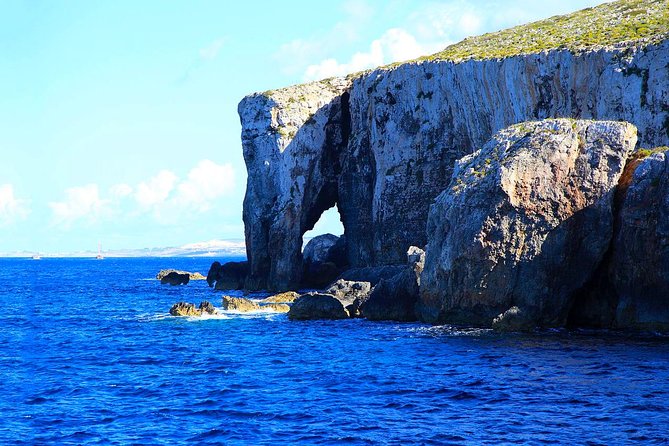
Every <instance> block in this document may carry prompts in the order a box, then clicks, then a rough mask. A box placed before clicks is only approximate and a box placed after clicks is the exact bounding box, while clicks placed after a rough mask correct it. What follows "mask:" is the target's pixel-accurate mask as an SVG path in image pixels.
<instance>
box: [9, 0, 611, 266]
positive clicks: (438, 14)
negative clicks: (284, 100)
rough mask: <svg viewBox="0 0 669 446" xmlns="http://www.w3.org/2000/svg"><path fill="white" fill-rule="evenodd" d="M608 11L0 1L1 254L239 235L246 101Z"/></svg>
mask: <svg viewBox="0 0 669 446" xmlns="http://www.w3.org/2000/svg"><path fill="white" fill-rule="evenodd" d="M599 3H603V2H602V1H590V0H561V1H554V0H546V1H543V2H536V1H529V0H523V1H518V2H506V1H501V0H500V1H478V0H458V1H451V0H446V1H419V0H411V1H409V0H390V1H385V2H382V1H372V0H367V1H350V0H346V1H331V2H322V3H321V2H319V3H315V2H313V1H288V2H259V1H251V0H248V1H245V2H235V3H231V2H221V1H198V0H191V1H188V2H186V1H118V0H117V1H113V2H112V1H94V0H93V1H83V0H80V1H74V0H73V1H47V0H25V1H13V0H6V1H3V2H0V253H9V252H13V251H23V250H25V251H40V252H43V253H56V252H66V251H78V250H87V249H89V250H95V249H96V247H97V243H98V241H101V242H102V243H103V246H104V247H105V248H106V249H122V248H142V247H160V246H179V245H183V244H187V243H192V242H196V241H203V240H210V239H241V238H243V224H242V220H241V209H242V200H243V196H244V188H245V182H246V172H245V169H244V163H243V159H242V152H241V144H240V138H239V135H240V125H239V118H238V116H237V103H238V102H239V100H241V98H242V97H244V96H245V95H246V94H249V93H252V92H254V91H264V90H267V89H271V88H277V87H281V86H285V85H290V84H295V83H300V82H305V81H309V80H313V79H318V78H323V77H328V76H332V75H338V74H345V73H347V72H350V71H356V70H360V69H364V68H369V67H373V66H377V65H380V64H386V63H390V62H393V61H397V60H406V59H409V58H413V57H417V56H419V55H422V54H427V53H431V52H436V51H438V50H439V49H441V48H443V47H445V46H447V45H448V44H450V43H454V42H456V41H459V40H461V39H462V38H464V37H466V36H468V35H475V34H481V33H484V32H489V31H495V30H498V29H502V28H506V27H509V26H513V25H516V24H520V23H524V22H527V21H532V20H536V19H540V18H544V17H549V16H551V15H555V14H561V13H566V12H570V11H573V10H577V9H581V8H584V7H588V6H593V5H596V4H599ZM317 231H318V232H328V231H330V232H335V233H338V232H340V225H339V222H338V221H337V216H336V213H334V212H329V213H328V214H327V216H325V218H324V219H323V220H322V221H321V222H319V224H318V226H317Z"/></svg>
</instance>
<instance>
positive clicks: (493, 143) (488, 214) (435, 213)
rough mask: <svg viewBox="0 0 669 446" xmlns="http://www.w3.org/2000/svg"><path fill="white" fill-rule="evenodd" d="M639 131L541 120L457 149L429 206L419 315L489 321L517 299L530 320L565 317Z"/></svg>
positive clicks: (605, 234) (593, 256)
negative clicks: (459, 153)
mask: <svg viewBox="0 0 669 446" xmlns="http://www.w3.org/2000/svg"><path fill="white" fill-rule="evenodd" d="M636 141H637V135H636V129H635V128H634V126H632V125H630V124H627V123H624V122H611V121H583V120H578V121H577V120H569V119H557V120H544V121H539V122H531V123H523V124H519V125H515V126H512V127H509V128H507V129H505V130H502V131H500V132H498V133H496V134H495V136H494V137H493V138H492V139H491V140H490V142H488V143H486V144H485V145H484V147H483V148H482V149H481V150H479V151H477V152H475V153H474V154H472V155H469V156H466V157H464V158H462V159H460V160H459V161H458V162H457V164H456V169H455V172H454V174H453V178H452V180H451V183H450V184H449V186H448V188H447V189H446V190H445V191H444V192H442V193H441V194H440V195H439V197H438V198H437V199H436V201H435V203H434V204H433V205H432V206H431V208H430V213H429V220H428V227H427V231H428V233H429V234H430V235H429V243H428V245H427V249H426V251H427V257H426V260H425V269H424V270H423V274H422V276H421V290H420V301H419V302H418V306H417V309H418V312H419V314H420V315H421V318H422V319H423V320H426V321H430V322H439V323H451V324H474V325H479V326H489V325H490V324H491V323H492V321H493V319H494V318H495V316H497V315H498V314H500V313H503V312H505V311H506V310H508V309H510V308H512V307H516V308H519V309H520V310H521V311H522V314H523V315H524V318H525V319H526V320H527V323H526V324H527V325H528V326H530V327H534V326H544V327H554V326H563V325H564V324H565V323H566V320H567V316H568V313H569V310H570V308H571V307H572V302H573V298H572V296H573V294H574V292H575V291H576V290H578V289H580V288H581V287H583V285H584V284H585V283H586V281H587V280H589V279H590V277H592V275H593V273H594V271H595V270H596V268H597V266H598V265H599V264H600V263H601V261H602V259H603V257H604V254H605V252H606V251H607V249H608V247H609V244H610V240H611V235H612V231H613V217H612V207H613V195H614V190H615V187H616V185H617V184H618V179H619V178H620V175H621V174H622V172H623V167H624V166H625V162H626V160H627V157H628V155H629V154H630V153H631V152H632V151H633V150H634V146H635V144H636Z"/></svg>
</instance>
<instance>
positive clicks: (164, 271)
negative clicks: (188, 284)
mask: <svg viewBox="0 0 669 446" xmlns="http://www.w3.org/2000/svg"><path fill="white" fill-rule="evenodd" d="M173 272H174V273H177V274H182V275H183V274H188V278H189V279H190V280H205V277H204V276H203V275H202V274H200V273H191V272H189V271H180V270H178V269H161V270H160V272H159V273H158V274H156V279H158V280H161V279H162V278H163V277H165V276H167V275H168V274H169V273H173Z"/></svg>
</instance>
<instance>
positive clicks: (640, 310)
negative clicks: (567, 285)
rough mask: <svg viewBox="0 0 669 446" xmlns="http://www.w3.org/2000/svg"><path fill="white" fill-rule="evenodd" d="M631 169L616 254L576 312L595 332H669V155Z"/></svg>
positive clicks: (574, 318)
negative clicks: (618, 329) (617, 330)
mask: <svg viewBox="0 0 669 446" xmlns="http://www.w3.org/2000/svg"><path fill="white" fill-rule="evenodd" d="M667 150H669V149H667V148H663V149H659V150H657V153H654V154H651V155H650V156H648V157H646V158H645V159H640V160H633V161H632V162H630V163H629V166H627V167H626V169H625V170H626V174H627V177H628V178H624V179H623V180H621V184H620V185H619V188H620V190H619V194H620V196H619V197H618V199H619V203H618V212H617V215H616V219H615V220H614V221H615V233H614V237H613V240H612V243H611V249H610V252H609V254H608V256H607V258H606V261H605V263H604V264H603V267H602V268H601V269H600V271H599V274H598V275H597V276H596V277H595V278H594V280H593V281H592V282H591V283H590V284H588V286H587V287H586V289H585V290H584V292H583V293H581V294H579V295H578V296H577V299H579V301H577V302H576V306H575V308H574V310H573V311H572V315H571V323H572V325H576V326H589V327H594V328H622V329H637V330H657V331H667V330H669V156H668V154H669V152H667Z"/></svg>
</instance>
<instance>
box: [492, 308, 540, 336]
mask: <svg viewBox="0 0 669 446" xmlns="http://www.w3.org/2000/svg"><path fill="white" fill-rule="evenodd" d="M492 328H493V329H494V330H495V331H498V332H502V333H504V332H516V331H531V330H532V329H534V321H533V320H532V319H531V318H529V317H527V315H526V314H525V313H524V312H523V311H522V310H521V309H520V308H518V307H516V306H513V307H511V308H509V309H508V310H506V311H505V312H504V313H502V314H500V315H498V316H497V317H496V318H494V319H493V320H492Z"/></svg>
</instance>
